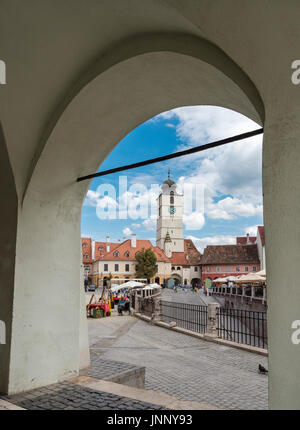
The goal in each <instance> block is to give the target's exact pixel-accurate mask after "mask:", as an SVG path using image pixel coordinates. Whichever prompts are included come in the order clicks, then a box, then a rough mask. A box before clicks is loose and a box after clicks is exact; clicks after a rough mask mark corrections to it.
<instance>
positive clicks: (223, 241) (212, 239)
mask: <svg viewBox="0 0 300 430" xmlns="http://www.w3.org/2000/svg"><path fill="white" fill-rule="evenodd" d="M187 239H191V240H192V241H193V242H194V244H195V246H196V248H197V249H198V250H199V251H200V252H202V253H203V250H204V248H205V247H206V246H207V245H234V244H235V243H236V236H229V235H216V236H209V237H202V238H199V237H195V236H188V237H187Z"/></svg>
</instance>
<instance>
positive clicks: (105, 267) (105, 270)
mask: <svg viewBox="0 0 300 430" xmlns="http://www.w3.org/2000/svg"><path fill="white" fill-rule="evenodd" d="M104 272H108V264H104Z"/></svg>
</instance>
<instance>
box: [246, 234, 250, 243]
mask: <svg viewBox="0 0 300 430" xmlns="http://www.w3.org/2000/svg"><path fill="white" fill-rule="evenodd" d="M247 245H250V237H249V233H247Z"/></svg>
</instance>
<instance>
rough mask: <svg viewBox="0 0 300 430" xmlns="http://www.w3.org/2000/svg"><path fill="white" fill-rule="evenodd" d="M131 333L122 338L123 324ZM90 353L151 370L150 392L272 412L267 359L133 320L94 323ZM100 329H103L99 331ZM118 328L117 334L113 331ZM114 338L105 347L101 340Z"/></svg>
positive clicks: (220, 405)
mask: <svg viewBox="0 0 300 430" xmlns="http://www.w3.org/2000/svg"><path fill="white" fill-rule="evenodd" d="M122 322H123V323H124V324H127V327H128V330H127V331H126V332H125V331H123V332H122V335H121V336H118V331H119V330H120V328H121V327H122V324H121V323H122ZM89 326H93V327H92V328H91V332H92V333H93V336H92V338H91V339H92V345H91V351H92V352H93V351H94V352H96V351H97V354H98V355H101V354H102V355H103V358H104V359H105V360H120V359H121V360H122V362H125V363H129V364H132V365H138V366H145V367H146V389H149V390H153V391H158V392H161V393H166V394H169V395H172V396H175V397H178V398H180V399H182V400H192V401H199V402H203V403H208V404H210V405H213V406H216V407H219V408H224V409H267V407H268V395H267V387H268V378H267V376H265V375H261V374H259V373H258V364H259V363H261V364H262V365H263V366H265V367H268V366H267V358H266V357H263V356H261V355H257V354H254V353H250V352H246V351H241V350H238V349H235V348H230V347H225V346H222V345H218V344H214V343H211V342H207V341H202V340H199V339H196V338H193V337H191V336H187V335H184V334H181V333H176V332H172V331H170V330H167V329H164V328H161V327H157V326H154V325H149V324H148V323H146V322H144V321H141V320H135V319H134V318H133V317H127V316H123V317H112V318H107V319H103V320H94V321H89ZM97 326H98V329H97V328H96V327H97ZM114 326H115V327H116V330H115V331H114ZM96 332H98V335H99V336H100V337H102V339H103V336H105V335H106V332H107V333H109V334H110V335H111V336H112V333H115V338H112V339H111V342H110V343H109V344H107V345H106V346H105V347H103V348H102V347H101V342H99V341H97V340H96V336H95V335H96Z"/></svg>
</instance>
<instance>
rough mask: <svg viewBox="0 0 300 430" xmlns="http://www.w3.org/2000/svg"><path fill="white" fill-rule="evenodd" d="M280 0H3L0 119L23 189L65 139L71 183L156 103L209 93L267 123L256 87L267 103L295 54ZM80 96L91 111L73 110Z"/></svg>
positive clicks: (211, 99)
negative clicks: (4, 81) (3, 70)
mask: <svg viewBox="0 0 300 430" xmlns="http://www.w3.org/2000/svg"><path fill="white" fill-rule="evenodd" d="M288 3H289V7H288V8H287V7H285V3H284V4H283V3H282V2H279V1H278V2H277V1H275V2H272V5H271V3H270V2H268V1H267V0H252V1H251V2H250V1H248V2H246V1H245V2H239V1H236V0H227V1H226V2H223V1H216V2H211V1H208V0H201V1H200V0H199V1H198V2H195V1H193V0H185V1H184V2H182V1H178V0H127V1H126V2H124V1H123V0H114V2H111V0H101V1H99V0H87V1H85V2H83V1H82V0H63V1H61V0H51V1H50V0H49V1H48V0H44V1H43V2H40V1H39V0H27V1H26V2H20V1H18V0H2V2H1V5H0V8H1V14H0V53H1V59H3V60H4V61H5V62H6V65H7V84H6V85H3V86H1V87H0V101H1V103H0V121H1V124H2V127H3V131H4V135H5V139H6V142H7V147H8V153H9V157H10V162H11V165H12V169H13V172H14V177H15V182H16V188H17V192H18V195H19V199H22V197H23V196H24V192H25V190H26V188H27V186H28V184H29V183H30V181H31V180H33V186H34V188H35V187H36V183H38V178H39V174H38V171H36V168H40V169H43V170H44V172H47V168H45V166H46V165H47V163H46V162H45V160H46V158H47V157H50V158H49V162H51V157H54V158H55V155H54V154H59V153H62V152H64V148H65V145H67V143H66V142H65V141H64V139H65V140H68V141H69V145H70V149H71V148H72V150H73V155H71V156H69V154H68V151H66V154H68V156H69V160H72V163H71V164H70V165H69V163H70V161H69V162H68V160H65V159H64V157H63V155H61V160H63V161H62V162H63V163H64V165H65V166H69V171H70V176H69V177H68V178H67V177H65V178H61V179H62V180H64V181H65V183H68V181H70V180H71V176H72V178H75V177H76V176H78V174H83V173H87V172H89V171H93V170H95V168H96V167H97V165H98V163H99V162H101V161H102V159H103V157H104V156H105V154H107V153H108V152H109V151H110V150H111V148H112V147H113V146H114V145H115V144H116V143H117V142H118V141H119V140H120V139H121V138H122V137H124V135H125V134H126V133H128V132H129V131H130V130H131V129H132V128H134V127H135V126H137V125H138V124H139V123H141V122H143V121H145V120H147V119H148V118H149V117H151V116H152V115H154V114H157V113H159V112H160V111H162V110H166V109H170V108H173V107H177V106H180V105H184V104H202V103H209V104H215V105H222V106H226V107H229V108H233V109H236V110H238V111H240V112H242V113H244V114H246V115H248V116H249V117H250V118H253V119H256V120H257V121H259V120H261V121H263V104H262V102H261V100H259V99H260V96H259V94H260V95H261V97H262V99H263V103H264V105H265V106H266V104H269V105H270V106H272V105H274V104H276V102H277V100H278V97H277V94H278V93H279V92H280V91H283V88H285V86H286V85H285V86H284V85H280V83H281V82H285V81H286V80H289V70H290V64H291V61H292V60H294V59H295V58H296V57H297V53H298V46H299V30H298V16H299V2H297V1H293V0H290V1H289V2H288ZM162 35H164V37H162ZM192 39H193V40H194V41H195V43H194V42H191V40H192ZM130 41H131V42H130ZM205 46H207V47H208V46H209V47H210V48H209V49H208V50H206V49H205ZM162 52H164V53H165V52H167V53H168V54H166V55H162V54H160V53H162ZM147 53H148V54H147ZM150 53H151V54H150ZM155 53H156V54H155ZM175 53H177V57H176V55H175ZM279 54H280V62H279V61H278V55H279ZM159 56H160V57H159ZM162 57H165V61H164V58H162ZM175 57H176V59H175ZM183 57H184V59H183ZM130 58H131V60H129V59H130ZM179 58H181V59H180V60H179ZM196 58H198V60H197V61H196V60H195V59H196ZM254 59H255V61H254ZM196 64H197V65H196ZM171 68H176V70H171ZM126 71H127V72H128V74H127V75H126V73H125V72H126ZM150 72H152V73H150ZM98 73H100V74H99V78H98V77H97V76H98ZM123 73H124V75H123V76H122V74H123ZM220 73H221V74H223V76H221V75H220ZM120 74H121V75H120ZM151 75H152V76H151ZM164 75H166V76H164ZM196 75H197V76H196ZM200 77H201V79H200ZM130 78H131V80H130ZM143 79H144V81H143ZM283 80H284V81H283ZM172 81H173V82H174V84H173V87H172ZM213 81H214V82H215V85H213ZM88 82H90V83H88ZM204 83H205V85H206V87H205V85H204ZM175 85H176V87H175ZM150 87H151V90H150ZM109 89H110V94H112V97H108V96H109V94H108V93H109ZM180 89H181V91H180ZM208 89H210V94H208V91H206V90H208ZM95 91H97V93H95ZM76 94H78V95H76ZM283 97H284V95H283ZM117 98H118V99H119V100H117ZM291 99H292V97H289V102H290V101H291ZM129 100H130V102H131V103H132V104H131V106H130V107H129V105H128V104H126V102H128V101H129ZM142 100H144V101H143V102H142ZM145 101H146V103H145ZM101 102H104V103H103V106H102V107H101V106H100V104H101ZM80 103H83V105H82V106H85V112H87V113H88V114H89V115H86V113H82V115H79V112H80V109H79V104H80ZM116 106H119V109H116ZM109 109H110V110H111V111H109ZM109 112H111V115H109ZM93 116H94V117H93ZM108 116H109V118H110V121H108V120H107V118H108ZM79 117H80V118H79ZM87 117H89V121H90V122H89V125H88V124H87V119H88V118H87ZM100 117H101V118H103V119H104V118H106V121H105V123H104V122H102V120H101V118H100ZM71 118H73V120H71ZM76 118H77V119H76ZM96 122H97V123H98V125H97V126H96ZM64 123H66V124H68V127H66V129H65V131H63V130H62V128H63V127H62V125H63V124H64ZM112 124H113V125H114V127H112ZM116 124H117V125H118V127H116ZM79 125H81V126H82V127H85V129H84V132H83V131H79V130H78V128H79ZM72 127H73V129H74V131H75V130H76V131H77V134H76V136H75V134H72V133H71V128H72ZM107 127H110V130H111V136H110V138H108V131H107ZM113 128H114V129H115V130H113ZM99 135H100V136H101V137H102V138H101V145H103V146H102V149H101V151H100V152H99V151H98V154H99V155H98V156H96V157H95V155H94V157H93V159H91V160H90V159H89V157H86V158H85V157H84V158H81V160H80V161H81V163H79V161H78V162H77V161H76V160H75V158H76V157H75V154H77V153H78V154H80V155H82V154H81V151H82V149H81V148H82V145H83V146H84V145H87V146H86V152H87V151H94V150H95V148H97V149H98V148H99ZM49 137H50V140H48V138H49ZM75 137H76V139H75ZM70 142H71V143H70ZM87 142H89V143H87ZM56 146H57V148H56ZM59 147H61V149H59ZM50 148H53V151H54V153H53V154H52V152H51V151H52V149H50ZM55 148H56V149H55ZM78 160H79V156H78ZM50 164H51V163H50ZM58 165H59V163H58ZM39 166H40V167H39ZM33 174H34V175H33ZM35 181H36V183H35ZM50 184H51V182H49V185H50ZM53 185H54V184H53Z"/></svg>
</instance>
